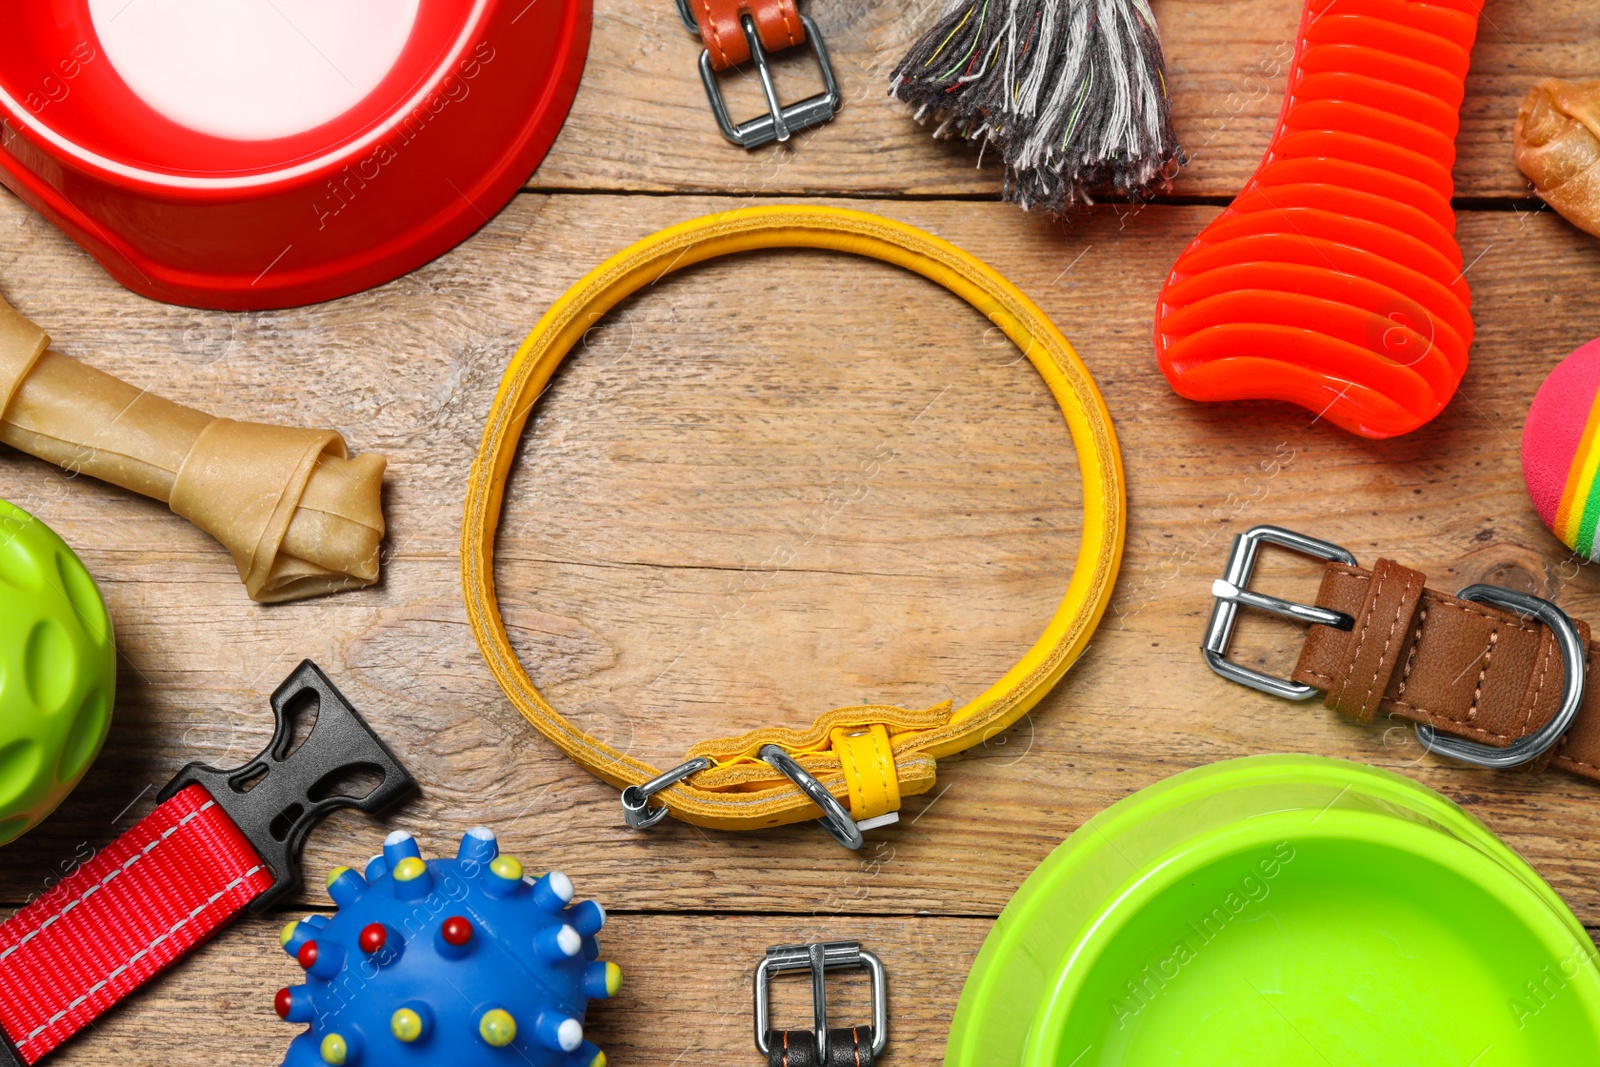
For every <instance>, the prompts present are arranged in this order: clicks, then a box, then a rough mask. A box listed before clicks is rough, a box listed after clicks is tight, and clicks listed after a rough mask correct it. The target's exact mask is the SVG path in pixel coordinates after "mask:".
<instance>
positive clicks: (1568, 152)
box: [1513, 78, 1600, 237]
mask: <svg viewBox="0 0 1600 1067" xmlns="http://www.w3.org/2000/svg"><path fill="white" fill-rule="evenodd" d="M1513 140H1514V142H1515V145H1516V154H1517V166H1518V167H1520V168H1521V169H1522V173H1524V174H1526V175H1527V176H1528V178H1529V180H1531V181H1532V182H1533V189H1534V192H1536V193H1538V194H1539V196H1540V197H1542V198H1543V199H1544V202H1545V203H1547V204H1549V205H1550V206H1551V207H1553V208H1555V209H1556V210H1557V211H1559V212H1561V214H1562V215H1563V216H1565V217H1566V219H1567V221H1568V222H1570V223H1572V224H1573V225H1574V226H1576V227H1578V228H1579V229H1582V230H1588V231H1589V232H1590V233H1592V234H1594V235H1596V236H1597V237H1600V82H1569V81H1562V80H1561V79H1560V78H1546V79H1545V80H1544V81H1542V82H1540V83H1539V84H1538V85H1535V86H1534V87H1533V88H1532V89H1529V90H1528V95H1527V96H1525V97H1523V98H1522V104H1521V106H1520V107H1518V108H1517V125H1516V129H1515V133H1514V135H1513Z"/></svg>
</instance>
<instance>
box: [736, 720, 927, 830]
mask: <svg viewBox="0 0 1600 1067" xmlns="http://www.w3.org/2000/svg"><path fill="white" fill-rule="evenodd" d="M756 755H757V756H758V757H760V758H761V759H762V760H765V761H766V762H767V763H769V764H771V765H772V766H773V767H774V768H776V769H777V770H779V771H781V772H782V773H783V775H784V777H786V778H788V779H789V781H791V782H793V783H794V784H795V785H797V786H799V787H800V790H801V792H803V793H805V795H806V796H808V797H810V798H811V802H812V803H813V804H815V805H816V806H817V807H819V808H821V809H822V819H821V820H820V821H821V823H822V828H823V829H824V830H826V831H828V836H829V837H831V838H833V839H834V840H835V841H837V842H839V844H841V845H843V846H844V847H845V848H848V849H857V848H860V847H861V845H862V843H863V840H864V839H863V838H862V836H861V832H862V831H863V830H874V829H877V828H878V827H880V826H888V825H889V824H890V823H896V822H899V821H900V813H899V812H898V811H891V812H887V813H885V814H883V815H878V816H876V817H874V818H871V819H862V820H861V821H860V822H856V821H855V820H854V819H852V818H850V812H849V809H847V808H846V807H845V806H844V805H843V804H841V803H839V801H838V799H837V798H836V797H834V795H833V794H832V793H830V792H828V787H827V786H825V785H823V784H822V783H821V782H819V781H817V780H816V778H814V777H812V775H811V772H810V771H808V770H806V769H805V768H804V767H802V766H800V764H799V763H798V762H796V760H795V758H794V757H793V756H791V755H789V753H787V752H785V751H784V750H783V749H781V748H779V747H778V746H777V745H762V746H761V751H760V752H758V753H756Z"/></svg>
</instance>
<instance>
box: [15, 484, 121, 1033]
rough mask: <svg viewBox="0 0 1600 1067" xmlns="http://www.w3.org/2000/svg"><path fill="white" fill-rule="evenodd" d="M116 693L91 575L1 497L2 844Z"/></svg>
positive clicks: (40, 814) (53, 795)
mask: <svg viewBox="0 0 1600 1067" xmlns="http://www.w3.org/2000/svg"><path fill="white" fill-rule="evenodd" d="M116 691H117V651H116V645H115V643H114V642H113V640H112V633H111V616H110V615H109V614H108V613H107V612H106V605H105V601H104V600H102V599H101V598H100V590H99V589H98V588H97V587H96V586H95V584H94V579H93V578H91V577H89V572H88V571H87V570H85V569H84V566H83V563H82V562H81V561H79V559H78V557H77V556H76V555H74V554H73V551H72V549H70V548H68V547H67V543H66V542H65V541H63V540H61V538H60V537H58V536H56V533H55V531H54V530H51V529H50V527H48V526H46V525H45V524H44V523H42V522H40V521H39V520H38V519H36V518H34V517H33V516H32V515H29V514H28V513H27V512H26V511H23V510H22V509H21V508H19V507H17V506H15V505H14V504H9V503H7V502H6V501H4V500H0V845H4V844H6V843H7V842H10V841H12V840H15V839H16V838H17V837H18V836H19V835H20V834H22V833H24V832H26V831H28V830H30V829H32V828H33V827H34V826H37V825H38V824H39V820H41V819H43V818H44V817H45V816H46V815H49V814H50V813H51V812H52V811H54V810H55V808H56V805H57V804H60V803H61V801H62V800H64V799H65V798H66V795H67V794H68V793H70V792H71V791H72V787H73V786H75V785H77V784H78V780H79V779H80V778H82V777H83V772H84V771H87V770H88V769H89V764H91V763H93V762H94V758H95V757H96V756H97V755H99V754H100V746H101V744H103V743H104V741H105V739H106V731H107V730H108V729H109V728H110V726H111V706H112V704H113V702H114V701H115V699H116ZM0 1058H3V1057H0Z"/></svg>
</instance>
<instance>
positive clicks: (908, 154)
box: [532, 0, 1600, 197]
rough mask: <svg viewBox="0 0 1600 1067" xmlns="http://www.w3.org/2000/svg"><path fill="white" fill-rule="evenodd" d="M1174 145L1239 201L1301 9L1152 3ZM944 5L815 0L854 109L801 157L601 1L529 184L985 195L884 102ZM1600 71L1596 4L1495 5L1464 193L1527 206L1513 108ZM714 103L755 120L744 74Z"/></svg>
mask: <svg viewBox="0 0 1600 1067" xmlns="http://www.w3.org/2000/svg"><path fill="white" fill-rule="evenodd" d="M1153 6H1154V10H1155V13H1156V18H1157V21H1158V23H1159V24H1160V26H1161V28H1162V33H1163V42H1164V45H1165V48H1166V53H1167V62H1168V74H1169V80H1170V84H1171V86H1172V99H1173V114H1174V116H1175V120H1176V123H1177V131H1178V137H1179V140H1180V142H1181V143H1182V144H1183V145H1184V147H1185V150H1186V151H1187V152H1188V154H1189V155H1190V156H1191V157H1192V162H1191V163H1190V165H1189V166H1188V167H1187V168H1185V170H1184V171H1183V174H1182V176H1181V177H1180V178H1179V180H1178V182H1177V183H1176V185H1175V187H1174V189H1173V193H1174V194H1175V195H1179V196H1207V197H1231V196H1233V195H1234V194H1235V193H1237V192H1238V191H1239V188H1240V186H1241V185H1242V184H1243V183H1244V181H1245V180H1246V179H1247V178H1249V176H1250V175H1251V173H1253V172H1254V170H1255V167H1256V164H1257V162H1258V161H1259V159H1260V156H1261V152H1262V151H1263V150H1264V149H1265V148H1266V144H1267V140H1268V138H1269V137H1270V136H1271V133H1272V129H1273V126H1274V125H1275V123H1276V120H1277V117H1278V110H1279V105H1280V104H1281V102H1282V95H1283V89H1284V85H1285V83H1286V80H1287V77H1288V65H1289V61H1290V58H1291V56H1292V54H1293V48H1294V39H1295V33H1296V29H1297V26H1298V22H1299V17H1300V11H1301V7H1302V4H1301V3H1300V0H1154V4H1153ZM936 8H937V5H935V4H933V3H930V2H928V0H919V2H918V3H914V4H901V3H895V2H892V0H814V2H812V3H810V4H809V5H808V6H807V10H808V11H809V12H810V14H811V15H812V16H813V18H814V19H815V20H816V22H817V24H818V26H819V28H820V29H821V30H822V33H823V36H824V38H825V39H826V40H827V42H828V46H829V49H830V51H831V53H832V56H833V61H834V67H835V72H836V75H837V78H838V80H839V82H840V85H841V86H842V88H843V92H844V95H845V100H846V105H845V108H844V110H843V111H842V112H841V113H840V114H839V116H838V117H837V118H836V119H835V120H834V121H833V122H832V123H831V124H829V125H827V126H824V127H821V128H819V129H815V130H811V131H807V132H805V133H802V134H800V135H797V136H796V138H795V140H794V143H793V147H790V148H783V147H770V148H764V149H761V150H758V151H755V152H748V153H747V152H744V151H743V150H741V149H738V148H735V147H734V146H732V145H730V144H728V143H727V142H726V141H724V140H723V139H722V137H721V135H720V134H718V133H717V131H716V127H715V124H714V123H713V121H712V118H711V114H710V112H709V111H708V110H707V107H706V101H705V91H704V89H703V88H702V87H701V84H700V79H699V75H698V72H697V69H696V66H695V60H696V57H697V56H698V55H699V46H698V45H697V44H696V43H695V41H694V39H693V38H691V37H690V36H689V35H688V34H687V33H686V32H685V31H684V29H683V26H682V24H681V23H680V22H679V21H678V16H677V13H676V11H675V10H674V8H673V6H672V5H671V4H670V3H666V2H663V0H600V2H599V3H598V4H597V5H596V13H595V33H594V43H593V45H592V48H591V52H590V56H589V62H588V66H587V68H586V70H585V73H584V81H583V84H582V87H581V88H580V90H579V92H578V98H577V101H576V103H575V106H574V108H573V112H572V116H571V118H570V119H569V120H568V122H567V126H566V128H565V129H564V130H563V131H562V134H561V137H560V139H559V140H558V141H557V142H556V145H555V149H554V150H553V151H552V152H551V154H550V156H549V158H548V159H546V160H545V162H544V164H543V165H542V166H541V167H540V168H539V170H538V171H537V172H536V173H535V175H534V176H533V179H532V186H533V187H535V188H542V189H549V190H556V189H607V190H649V191H657V192H659V191H674V192H696V193H701V192H714V193H719V194H723V195H734V196H772V195H804V194H811V195H837V194H846V195H867V196H894V195H915V196H994V195H996V194H997V192H998V190H999V187H1000V172H999V171H998V169H996V168H995V167H993V166H986V167H983V168H982V169H979V168H978V167H977V166H976V161H977V160H976V153H975V152H974V151H970V150H968V149H966V148H965V147H963V146H960V145H953V144H949V143H944V142H935V141H933V140H932V139H931V138H930V137H929V136H928V133H927V131H926V130H924V129H923V128H922V127H920V126H918V125H917V124H916V123H915V122H914V121H912V120H911V119H910V118H909V117H908V112H907V109H906V108H905V107H904V106H903V105H901V104H900V103H898V102H897V101H895V100H892V99H890V98H889V97H888V96H887V95H886V92H887V86H888V78H889V75H890V73H891V72H892V71H893V69H894V67H895V64H896V63H898V62H899V59H900V57H901V56H902V55H903V54H904V53H905V50H906V48H907V47H908V45H909V44H910V43H911V42H912V41H913V40H915V38H916V37H917V35H918V34H919V33H920V32H921V31H922V29H923V28H924V27H926V26H928V25H931V23H932V15H931V13H930V12H931V11H933V10H935V9H936ZM809 62H810V60H809V59H802V58H800V57H795V58H793V59H785V60H783V61H782V64H781V68H780V76H781V77H783V78H784V79H785V81H786V84H788V85H790V86H791V87H792V88H790V89H789V93H790V94H791V96H793V97H798V96H802V95H807V94H809V93H811V92H814V91H817V87H819V86H820V82H819V81H818V79H817V75H816V73H815V72H814V71H812V70H809V69H807V64H809ZM1546 76H1557V77H1565V78H1577V79H1590V78H1594V77H1596V76H1600V8H1597V7H1596V6H1595V5H1593V4H1588V3H1581V2H1579V0H1552V2H1549V3H1536V2H1535V0H1488V3H1487V4H1486V5H1485V11H1484V15H1483V18H1482V22H1481V25H1480V30H1479V35H1478V44H1477V47H1476V48H1475V49H1474V51H1473V57H1472V72H1471V74H1470V75H1469V77H1468V82H1467V94H1466V101H1465V104H1464V105H1463V109H1462V129H1461V134H1460V137H1459V144H1458V154H1459V162H1458V163H1457V165H1456V170H1455V178H1456V192H1457V195H1458V196H1463V197H1490V196H1527V195H1528V192H1529V189H1528V184H1527V182H1526V181H1525V180H1524V179H1523V177H1522V175H1521V174H1520V172H1518V171H1517V169H1516V167H1515V165H1514V164H1513V162H1512V159H1511V127H1512V122H1513V120H1514V119H1515V118H1516V111H1517V103H1518V101H1520V100H1521V99H1522V97H1523V95H1524V94H1525V93H1526V92H1527V91H1528V89H1529V87H1530V86H1532V84H1533V83H1534V82H1536V81H1537V80H1539V79H1540V78H1542V77H1546ZM724 85H725V87H724V93H725V94H726V95H727V97H728V98H729V101H730V106H731V107H732V108H733V110H734V111H735V113H736V114H737V115H741V116H742V115H746V114H757V113H759V112H760V110H761V104H760V99H759V96H758V90H757V89H756V87H755V84H754V82H753V81H752V79H751V78H750V77H749V76H746V75H730V76H728V77H727V78H725V80H724Z"/></svg>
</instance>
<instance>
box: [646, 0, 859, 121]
mask: <svg viewBox="0 0 1600 1067" xmlns="http://www.w3.org/2000/svg"><path fill="white" fill-rule="evenodd" d="M677 5H678V17H679V18H680V19H682V20H683V24H684V26H685V27H686V28H687V29H688V30H689V32H690V33H692V34H694V35H695V37H696V38H698V37H699V36H700V26H699V24H698V23H697V22H695V18H694V15H693V13H692V12H690V10H689V0H677ZM800 24H801V25H802V26H804V27H805V30H806V42H807V43H808V44H810V45H811V54H812V55H814V56H815V57H816V59H817V67H818V68H819V69H820V70H821V71H822V89H823V91H822V92H820V93H818V94H817V95H815V96H808V97H806V98H805V99H804V100H801V101H799V102H797V103H793V104H789V105H787V106H785V105H783V104H780V103H779V102H778V91H777V89H775V88H774V87H773V84H772V67H771V66H770V65H769V64H768V62H767V51H766V49H764V48H762V47H761V37H760V35H759V34H758V33H756V24H755V20H754V19H752V18H751V17H750V16H749V15H740V16H739V25H740V27H741V28H742V29H743V30H744V39H745V42H746V43H747V44H748V45H749V46H750V58H751V60H752V61H753V62H754V63H755V65H756V76H757V77H759V78H760V79H761V92H762V94H763V95H764V96H766V98H767V113H766V114H765V115H761V116H759V117H757V118H753V119H750V120H748V121H746V122H741V123H740V124H739V125H737V126H735V125H734V124H733V119H732V118H731V117H729V115H728V105H727V102H726V101H724V100H723V98H722V90H721V89H720V88H719V87H718V86H717V72H716V71H714V70H712V69H711V52H710V50H709V49H703V50H702V51H701V52H700V81H701V82H702V83H704V85H705V87H706V100H707V101H708V102H709V103H710V104H711V114H712V115H714V116H716V120H717V126H718V127H719V128H720V129H721V130H722V136H724V137H726V138H727V139H728V140H730V141H732V142H733V143H734V144H736V145H739V146H741V147H743V148H759V147H761V146H762V145H764V144H766V143H768V142H769V141H787V140H788V139H789V137H790V135H791V134H794V133H798V132H799V131H801V130H805V129H809V128H811V127H812V126H820V125H821V124H822V123H824V122H827V121H828V120H829V119H831V118H833V116H835V115H837V114H838V113H839V107H840V105H842V104H843V103H844V96H843V94H842V93H840V92H839V83H838V82H837V81H836V80H835V79H834V76H833V63H832V62H831V61H830V60H829V59H828V46H827V45H826V44H824V43H823V41H822V34H821V33H819V32H818V31H817V24H816V23H815V22H812V21H811V19H810V17H809V16H806V15H801V16H800Z"/></svg>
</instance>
